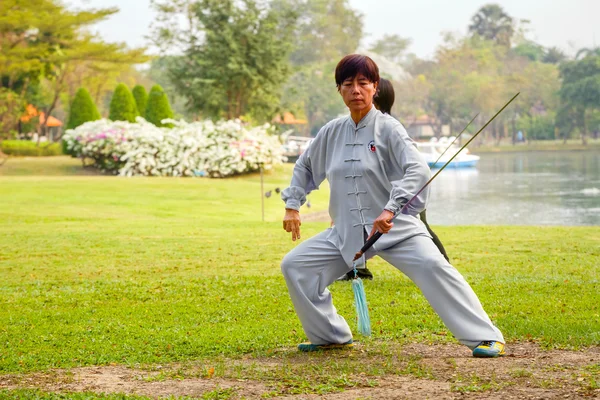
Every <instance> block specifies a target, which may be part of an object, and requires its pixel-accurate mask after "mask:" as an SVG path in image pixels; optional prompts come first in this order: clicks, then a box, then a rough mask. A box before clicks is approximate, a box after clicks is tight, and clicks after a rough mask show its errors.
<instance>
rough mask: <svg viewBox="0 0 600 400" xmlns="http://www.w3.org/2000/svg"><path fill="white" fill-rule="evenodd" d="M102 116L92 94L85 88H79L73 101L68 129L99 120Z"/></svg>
mask: <svg viewBox="0 0 600 400" xmlns="http://www.w3.org/2000/svg"><path fill="white" fill-rule="evenodd" d="M100 118H102V117H101V116H100V113H99V112H98V108H96V105H95V104H94V100H92V96H90V93H89V92H88V91H87V90H86V89H85V88H79V90H77V93H76V94H75V98H74V99H73V102H72V103H71V109H70V113H69V121H68V122H67V128H66V129H75V128H77V127H78V126H79V125H83V124H85V123H86V122H89V121H97V120H99V119H100Z"/></svg>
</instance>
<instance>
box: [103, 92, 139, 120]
mask: <svg viewBox="0 0 600 400" xmlns="http://www.w3.org/2000/svg"><path fill="white" fill-rule="evenodd" d="M138 115H139V113H138V110H137V105H136V104H135V99H134V98H133V95H132V94H131V92H130V91H129V88H128V87H127V86H126V85H125V84H124V83H120V84H118V85H117V87H116V88H115V91H114V93H113V97H112V99H111V101H110V113H109V115H108V118H109V119H110V120H112V121H129V122H135V117H137V116H138Z"/></svg>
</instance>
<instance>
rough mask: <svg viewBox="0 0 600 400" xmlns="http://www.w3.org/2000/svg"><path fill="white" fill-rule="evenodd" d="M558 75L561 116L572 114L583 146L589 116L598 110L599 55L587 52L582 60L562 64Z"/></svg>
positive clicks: (599, 91)
mask: <svg viewBox="0 0 600 400" xmlns="http://www.w3.org/2000/svg"><path fill="white" fill-rule="evenodd" d="M560 75H561V77H562V86H561V88H560V99H561V103H562V107H564V110H563V111H562V113H561V114H562V115H569V111H570V113H571V114H574V118H573V119H574V120H575V121H576V122H575V124H576V126H577V127H578V128H579V131H580V134H581V141H582V143H583V144H584V145H585V144H587V135H588V122H589V118H590V117H591V115H590V114H593V113H594V111H596V110H598V109H600V54H598V55H596V54H595V52H588V53H587V55H586V56H585V57H584V58H582V59H579V60H573V61H567V62H564V63H563V64H561V66H560Z"/></svg>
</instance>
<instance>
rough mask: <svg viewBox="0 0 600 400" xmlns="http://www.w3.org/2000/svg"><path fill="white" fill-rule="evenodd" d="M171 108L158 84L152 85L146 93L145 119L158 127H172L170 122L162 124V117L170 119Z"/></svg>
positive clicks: (171, 115)
mask: <svg viewBox="0 0 600 400" xmlns="http://www.w3.org/2000/svg"><path fill="white" fill-rule="evenodd" d="M172 118H173V110H172V109H171V104H169V99H168V98H167V94H166V93H165V91H164V90H163V88H162V87H161V86H160V85H154V86H152V89H150V94H149V95H148V104H147V106H146V121H148V122H150V123H152V124H154V125H156V126H158V127H163V126H166V127H172V125H170V124H166V125H165V124H163V123H162V120H163V119H172Z"/></svg>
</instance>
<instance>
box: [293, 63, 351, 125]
mask: <svg viewBox="0 0 600 400" xmlns="http://www.w3.org/2000/svg"><path fill="white" fill-rule="evenodd" d="M336 64H337V62H333V63H332V62H327V63H318V64H310V65H306V66H303V67H298V68H297V71H296V73H295V74H294V75H292V77H291V79H290V80H289V81H288V83H287V84H286V85H285V87H284V92H283V98H282V108H283V109H285V110H289V111H291V112H293V113H294V114H295V115H304V116H306V118H307V119H308V124H309V127H310V131H311V134H312V135H316V133H317V132H318V130H319V129H320V128H321V127H322V126H323V125H325V124H326V123H327V122H329V121H330V120H332V119H333V118H336V117H338V116H339V115H340V114H342V113H344V112H345V111H346V106H345V104H344V102H343V100H342V99H341V97H340V95H339V93H338V92H337V88H336V86H335V80H334V70H335V66H336Z"/></svg>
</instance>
